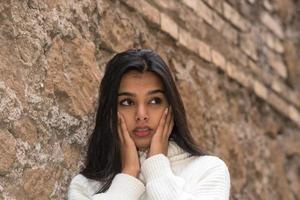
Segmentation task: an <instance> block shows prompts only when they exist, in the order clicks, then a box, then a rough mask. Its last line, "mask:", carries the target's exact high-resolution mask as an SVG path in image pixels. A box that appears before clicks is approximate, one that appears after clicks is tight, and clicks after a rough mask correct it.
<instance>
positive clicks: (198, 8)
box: [182, 0, 213, 25]
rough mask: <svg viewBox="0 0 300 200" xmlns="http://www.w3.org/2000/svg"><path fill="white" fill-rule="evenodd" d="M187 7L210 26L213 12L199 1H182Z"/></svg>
mask: <svg viewBox="0 0 300 200" xmlns="http://www.w3.org/2000/svg"><path fill="white" fill-rule="evenodd" d="M182 1H183V3H185V4H186V5H187V6H188V7H190V8H191V9H192V10H194V12H195V13H196V14H197V15H198V16H200V17H201V18H203V19H204V20H205V21H206V22H207V23H208V24H210V25H212V13H213V11H212V10H211V9H210V8H209V7H208V6H207V5H205V4H204V3H203V2H202V1H199V0H182Z"/></svg>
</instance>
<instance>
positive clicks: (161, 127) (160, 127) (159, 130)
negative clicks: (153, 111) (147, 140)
mask: <svg viewBox="0 0 300 200" xmlns="http://www.w3.org/2000/svg"><path fill="white" fill-rule="evenodd" d="M167 115H168V108H166V109H165V111H164V112H163V114H162V116H161V118H160V121H159V124H158V127H157V130H156V134H160V135H162V134H163V131H164V127H165V123H166V117H167Z"/></svg>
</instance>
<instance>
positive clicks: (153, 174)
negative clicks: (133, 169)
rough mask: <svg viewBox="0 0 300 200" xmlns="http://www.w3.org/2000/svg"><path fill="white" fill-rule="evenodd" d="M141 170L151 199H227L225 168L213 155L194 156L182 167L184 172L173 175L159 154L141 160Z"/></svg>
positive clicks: (227, 176) (228, 189) (227, 174)
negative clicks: (196, 157)
mask: <svg viewBox="0 0 300 200" xmlns="http://www.w3.org/2000/svg"><path fill="white" fill-rule="evenodd" d="M204 157H206V156H204ZM141 171H142V173H143V175H144V177H145V180H146V192H147V196H148V198H149V199H151V200H160V199H164V200H228V199H229V192H230V175H229V172H228V168H227V166H226V164H225V163H224V162H223V161H222V160H221V159H219V158H217V157H214V156H208V157H207V158H204V160H203V158H201V157H199V159H196V160H194V161H193V162H192V163H190V164H189V165H188V166H187V167H186V168H185V169H184V170H183V172H182V173H184V174H185V175H184V176H176V175H174V173H173V171H172V169H171V166H170V162H169V159H168V158H167V157H166V156H164V155H163V154H158V155H155V156H152V157H150V158H148V159H147V160H145V162H144V163H143V165H142V168H141ZM183 177H184V178H183Z"/></svg>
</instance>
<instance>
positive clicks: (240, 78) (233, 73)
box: [226, 62, 252, 88]
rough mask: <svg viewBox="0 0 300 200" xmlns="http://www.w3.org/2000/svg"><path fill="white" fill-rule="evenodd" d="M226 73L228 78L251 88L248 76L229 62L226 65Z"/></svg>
mask: <svg viewBox="0 0 300 200" xmlns="http://www.w3.org/2000/svg"><path fill="white" fill-rule="evenodd" d="M226 73H227V74H228V76H229V77H231V78H232V79H234V80H236V81H237V82H239V83H240V84H242V85H243V86H244V87H246V88H251V87H252V85H251V83H252V82H251V80H250V77H249V75H248V74H246V73H245V72H243V71H242V70H241V69H239V67H238V66H237V65H235V64H233V63H231V62H227V63H226Z"/></svg>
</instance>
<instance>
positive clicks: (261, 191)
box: [0, 0, 300, 200]
mask: <svg viewBox="0 0 300 200" xmlns="http://www.w3.org/2000/svg"><path fill="white" fill-rule="evenodd" d="M299 9H300V1H298V0H295V1H285V0H275V1H269V0H262V1H255V0H240V1H238V0H227V1H224V0H168V1H160V0H147V1H146V0H143V1H135V0H113V1H110V0H95V1H91V0H80V1H75V0H45V1H38V0H26V1H18V0H1V2H0V199H7V200H8V199H66V195H67V194H66V191H67V187H68V184H69V181H70V179H71V178H72V176H73V175H75V174H76V173H78V170H79V169H80V166H82V163H83V158H84V155H85V149H86V141H87V138H88V135H89V134H90V133H91V130H92V129H93V126H94V116H95V108H96V106H97V96H98V87H99V83H100V80H101V77H102V73H103V68H104V65H105V63H106V61H107V60H108V59H109V58H110V57H111V56H112V55H113V54H114V53H116V52H119V51H122V50H126V49H128V48H133V47H136V48H138V47H146V48H152V49H154V50H156V51H157V52H158V53H159V54H160V55H161V56H162V57H163V58H164V59H165V60H166V62H167V63H168V64H169V65H170V67H171V69H172V71H173V72H174V77H175V79H176V82H177V84H178V87H179V88H180V92H181V94H182V96H183V99H184V103H185V106H186V109H187V113H188V118H189V120H190V127H191V130H192V132H193V135H194V137H195V139H196V140H197V142H198V143H199V145H200V146H201V147H202V148H204V149H206V150H207V151H209V152H211V153H212V154H216V155H218V156H220V157H221V158H222V159H224V160H225V161H226V163H227V164H228V166H229V169H230V173H231V181H232V190H231V199H243V200H248V199H249V200H250V199H257V200H260V199H261V200H265V199H272V200H277V199H278V200H281V199H287V200H295V199H300V148H299V147H300V128H299V127H300V97H299V91H300V79H299V76H300V51H299V49H300V38H299V34H300V23H299V22H300V20H299V19H300V13H299Z"/></svg>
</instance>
